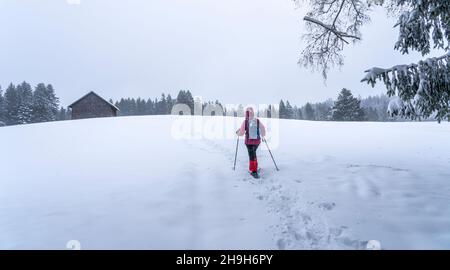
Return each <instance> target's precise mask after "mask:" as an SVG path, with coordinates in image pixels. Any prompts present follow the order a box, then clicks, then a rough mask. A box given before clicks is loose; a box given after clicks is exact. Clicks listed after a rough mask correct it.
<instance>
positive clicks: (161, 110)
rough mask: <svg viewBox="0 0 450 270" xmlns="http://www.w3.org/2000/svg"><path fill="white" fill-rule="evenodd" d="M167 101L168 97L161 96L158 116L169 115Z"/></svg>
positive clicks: (157, 111) (157, 110)
mask: <svg viewBox="0 0 450 270" xmlns="http://www.w3.org/2000/svg"><path fill="white" fill-rule="evenodd" d="M167 108H168V106H167V101H166V95H164V94H161V99H160V100H159V101H158V103H156V114H158V115H165V114H167Z"/></svg>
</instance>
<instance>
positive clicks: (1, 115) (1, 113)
mask: <svg viewBox="0 0 450 270" xmlns="http://www.w3.org/2000/svg"><path fill="white" fill-rule="evenodd" d="M6 119H7V116H6V101H5V97H3V90H2V88H1V86H0V122H2V123H3V124H6Z"/></svg>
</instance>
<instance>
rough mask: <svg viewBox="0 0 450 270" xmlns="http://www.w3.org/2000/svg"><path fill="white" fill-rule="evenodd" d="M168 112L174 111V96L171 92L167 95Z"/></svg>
mask: <svg viewBox="0 0 450 270" xmlns="http://www.w3.org/2000/svg"><path fill="white" fill-rule="evenodd" d="M166 101H167V114H171V113H172V108H173V105H174V100H173V99H172V97H171V96H170V94H168V95H167V99H166Z"/></svg>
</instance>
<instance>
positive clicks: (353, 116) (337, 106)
mask: <svg viewBox="0 0 450 270" xmlns="http://www.w3.org/2000/svg"><path fill="white" fill-rule="evenodd" d="M332 119H333V120H334V121H363V120H364V110H363V109H362V108H361V106H360V100H358V99H357V98H355V97H353V95H352V93H351V91H350V90H348V89H345V88H343V89H342V90H341V92H340V93H339V96H338V99H337V101H336V102H335V103H334V106H333V112H332Z"/></svg>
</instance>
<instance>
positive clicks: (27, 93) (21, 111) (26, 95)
mask: <svg viewBox="0 0 450 270" xmlns="http://www.w3.org/2000/svg"><path fill="white" fill-rule="evenodd" d="M16 90H17V97H18V101H19V104H18V113H17V117H18V123H19V124H28V123H31V121H32V103H33V90H32V89H31V85H29V84H28V83H27V82H22V83H21V84H19V85H17V88H16Z"/></svg>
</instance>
